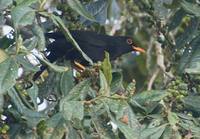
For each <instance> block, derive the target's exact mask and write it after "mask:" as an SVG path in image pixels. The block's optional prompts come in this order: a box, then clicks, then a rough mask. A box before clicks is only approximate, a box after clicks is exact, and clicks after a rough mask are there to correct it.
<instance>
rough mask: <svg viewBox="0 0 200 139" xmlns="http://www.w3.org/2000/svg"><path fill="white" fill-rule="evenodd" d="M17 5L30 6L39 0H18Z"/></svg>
mask: <svg viewBox="0 0 200 139" xmlns="http://www.w3.org/2000/svg"><path fill="white" fill-rule="evenodd" d="M16 2H17V5H24V6H30V5H31V4H33V3H36V2H38V0H16Z"/></svg>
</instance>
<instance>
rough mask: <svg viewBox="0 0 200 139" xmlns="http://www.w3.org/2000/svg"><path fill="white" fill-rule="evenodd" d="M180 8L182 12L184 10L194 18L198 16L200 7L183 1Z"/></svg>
mask: <svg viewBox="0 0 200 139" xmlns="http://www.w3.org/2000/svg"><path fill="white" fill-rule="evenodd" d="M181 6H182V7H183V9H184V10H186V11H187V12H188V13H190V14H194V15H195V16H198V17H199V16H200V6H198V5H197V4H195V3H190V2H186V1H185V0H184V1H183V2H181Z"/></svg>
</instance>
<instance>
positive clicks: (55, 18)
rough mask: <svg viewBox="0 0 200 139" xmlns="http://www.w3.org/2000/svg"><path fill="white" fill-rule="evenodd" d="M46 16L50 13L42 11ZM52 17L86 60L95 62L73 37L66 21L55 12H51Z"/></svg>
mask: <svg viewBox="0 0 200 139" xmlns="http://www.w3.org/2000/svg"><path fill="white" fill-rule="evenodd" d="M41 14H43V15H44V16H49V14H47V13H41ZM50 18H51V19H52V20H53V22H54V24H55V25H56V26H59V27H60V28H61V29H62V31H63V34H64V35H65V38H66V39H67V40H68V41H69V42H71V43H72V44H73V46H74V47H75V48H76V49H77V50H78V51H79V52H80V53H81V55H82V56H83V57H84V58H85V60H87V61H88V62H89V63H90V64H91V65H92V64H93V62H92V60H91V59H90V58H89V57H88V56H87V55H86V54H85V53H84V52H83V51H82V50H81V48H80V47H79V45H78V43H77V42H76V41H75V40H74V38H73V37H72V35H71V34H70V32H69V30H68V28H66V27H65V25H64V23H63V22H62V19H61V18H60V17H59V16H55V15H53V14H51V16H50Z"/></svg>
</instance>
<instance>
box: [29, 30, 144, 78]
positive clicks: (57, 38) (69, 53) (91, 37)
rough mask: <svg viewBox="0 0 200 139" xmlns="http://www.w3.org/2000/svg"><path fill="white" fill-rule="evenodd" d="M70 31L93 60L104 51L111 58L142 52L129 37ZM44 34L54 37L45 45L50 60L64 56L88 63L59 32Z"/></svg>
mask: <svg viewBox="0 0 200 139" xmlns="http://www.w3.org/2000/svg"><path fill="white" fill-rule="evenodd" d="M70 33H71V35H72V36H73V38H74V39H75V40H76V42H77V43H78V44H79V46H80V48H81V49H82V51H83V52H84V53H85V54H86V55H87V56H89V57H90V58H91V59H92V60H93V62H97V61H102V60H103V59H104V54H105V51H107V52H108V53H109V55H110V59H111V60H114V59H116V58H117V57H119V56H121V55H122V54H125V53H128V52H131V51H140V52H144V50H143V49H142V48H139V47H136V46H135V44H134V43H133V41H132V39H131V38H130V37H126V36H109V35H103V34H98V33H96V32H91V31H81V30H74V31H70ZM45 36H46V37H47V38H49V39H54V41H53V42H51V43H50V44H49V45H48V46H47V50H46V51H45V52H46V54H47V55H46V58H47V59H48V60H49V61H50V62H55V61H56V60H57V59H59V58H63V57H64V58H65V59H66V60H70V61H77V62H79V63H81V64H83V65H88V64H89V63H88V62H87V61H86V60H85V59H84V58H83V56H82V55H81V54H80V52H79V51H78V50H77V49H76V48H75V47H74V46H73V45H72V44H71V43H70V42H69V41H67V40H66V38H65V36H64V35H63V34H62V33H61V32H53V33H46V34H45ZM46 68H47V67H46V66H42V67H41V70H40V71H39V72H37V73H36V74H35V75H34V78H33V79H37V77H38V76H39V75H40V74H41V73H42V72H43V71H44V70H45V69H46Z"/></svg>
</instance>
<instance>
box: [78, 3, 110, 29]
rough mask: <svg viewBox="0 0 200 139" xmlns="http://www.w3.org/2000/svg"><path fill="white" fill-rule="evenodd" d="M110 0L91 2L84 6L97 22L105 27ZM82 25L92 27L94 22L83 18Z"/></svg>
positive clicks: (81, 19)
mask: <svg viewBox="0 0 200 139" xmlns="http://www.w3.org/2000/svg"><path fill="white" fill-rule="evenodd" d="M108 4H109V3H108V0H98V1H91V2H89V3H87V4H86V5H84V7H85V8H86V10H87V11H88V12H89V13H90V14H91V15H92V16H93V17H94V18H95V20H96V22H98V23H99V24H101V25H104V24H105V22H106V19H107V15H108V13H107V11H108ZM80 21H81V23H83V24H84V25H91V24H92V23H93V22H92V21H89V20H87V19H86V18H84V17H83V16H81V18H80Z"/></svg>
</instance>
